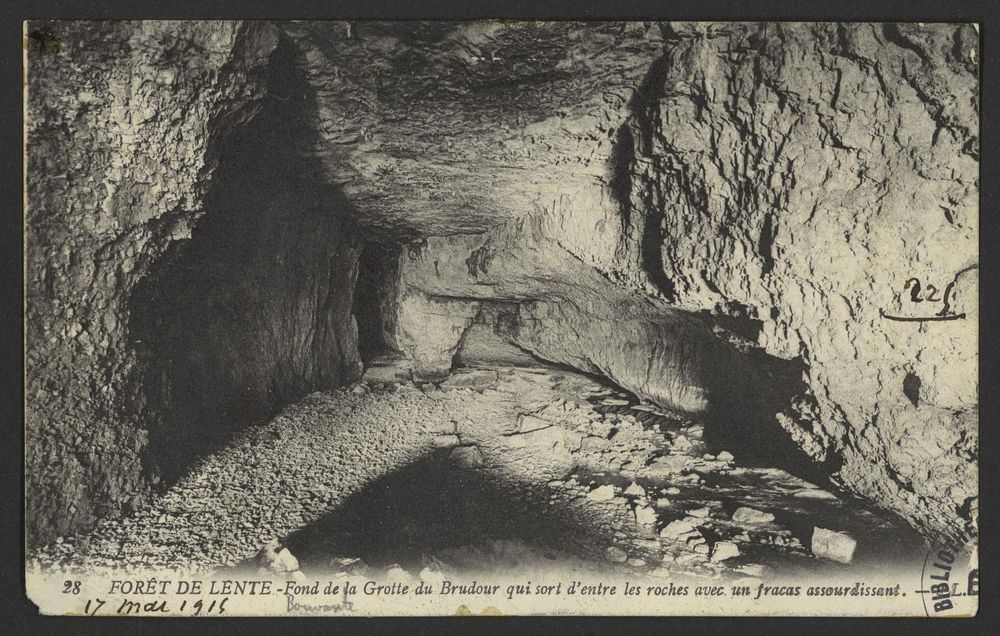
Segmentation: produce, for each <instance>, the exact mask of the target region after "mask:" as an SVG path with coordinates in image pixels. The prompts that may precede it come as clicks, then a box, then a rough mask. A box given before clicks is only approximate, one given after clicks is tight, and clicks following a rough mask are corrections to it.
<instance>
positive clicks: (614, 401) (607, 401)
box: [601, 398, 628, 406]
mask: <svg viewBox="0 0 1000 636" xmlns="http://www.w3.org/2000/svg"><path fill="white" fill-rule="evenodd" d="M601 404H603V405H604V406H628V400H623V399H621V398H604V399H603V400H601Z"/></svg>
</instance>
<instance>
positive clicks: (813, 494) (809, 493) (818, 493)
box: [793, 488, 837, 501]
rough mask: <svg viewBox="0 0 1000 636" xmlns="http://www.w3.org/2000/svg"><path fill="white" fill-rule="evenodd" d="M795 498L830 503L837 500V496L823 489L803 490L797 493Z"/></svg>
mask: <svg viewBox="0 0 1000 636" xmlns="http://www.w3.org/2000/svg"><path fill="white" fill-rule="evenodd" d="M793 496H794V497H798V498H799V499H825V500H828V501H834V500H836V499H837V495H835V494H833V493H831V492H829V491H827V490H823V489H822V488H803V489H802V490H799V491H797V492H795V494H794V495H793Z"/></svg>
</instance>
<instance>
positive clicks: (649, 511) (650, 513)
mask: <svg viewBox="0 0 1000 636" xmlns="http://www.w3.org/2000/svg"><path fill="white" fill-rule="evenodd" d="M656 520H657V516H656V511H655V510H653V508H651V507H650V506H636V507H635V523H636V525H637V526H639V527H640V528H649V527H652V526H655V525H656Z"/></svg>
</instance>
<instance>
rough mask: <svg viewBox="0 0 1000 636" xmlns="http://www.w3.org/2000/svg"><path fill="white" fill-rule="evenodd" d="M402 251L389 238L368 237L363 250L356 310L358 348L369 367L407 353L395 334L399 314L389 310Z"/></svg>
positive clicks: (397, 277) (356, 292) (354, 309)
mask: <svg viewBox="0 0 1000 636" xmlns="http://www.w3.org/2000/svg"><path fill="white" fill-rule="evenodd" d="M401 251H402V247H401V246H400V245H399V244H398V243H392V242H387V241H368V242H367V243H365V245H364V248H363V249H362V251H361V258H360V259H359V261H358V282H357V286H356V287H355V290H354V307H353V311H354V316H355V318H356V319H357V322H358V351H359V353H360V354H361V361H362V362H363V363H364V364H365V366H366V367H367V366H369V365H370V364H371V363H372V362H373V361H375V360H379V359H385V358H398V357H401V356H402V355H403V354H402V352H401V351H400V350H399V348H398V347H397V346H396V342H395V339H394V338H393V331H394V328H395V325H394V324H393V322H392V320H393V318H394V315H395V314H394V313H393V312H392V311H389V310H391V309H392V308H391V306H390V305H391V303H394V302H395V293H396V285H397V284H398V280H399V256H400V252H401Z"/></svg>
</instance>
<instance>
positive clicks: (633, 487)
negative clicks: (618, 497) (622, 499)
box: [622, 481, 646, 497]
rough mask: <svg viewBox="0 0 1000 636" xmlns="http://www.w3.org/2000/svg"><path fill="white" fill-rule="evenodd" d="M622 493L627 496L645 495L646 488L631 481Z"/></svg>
mask: <svg viewBox="0 0 1000 636" xmlns="http://www.w3.org/2000/svg"><path fill="white" fill-rule="evenodd" d="M622 494H623V495H625V496H627V497H645V496H646V489H645V488H643V487H642V486H640V485H639V484H637V483H635V482H634V481H633V482H632V483H631V484H629V486H628V488H626V489H625V490H624V492H623V493H622Z"/></svg>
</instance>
